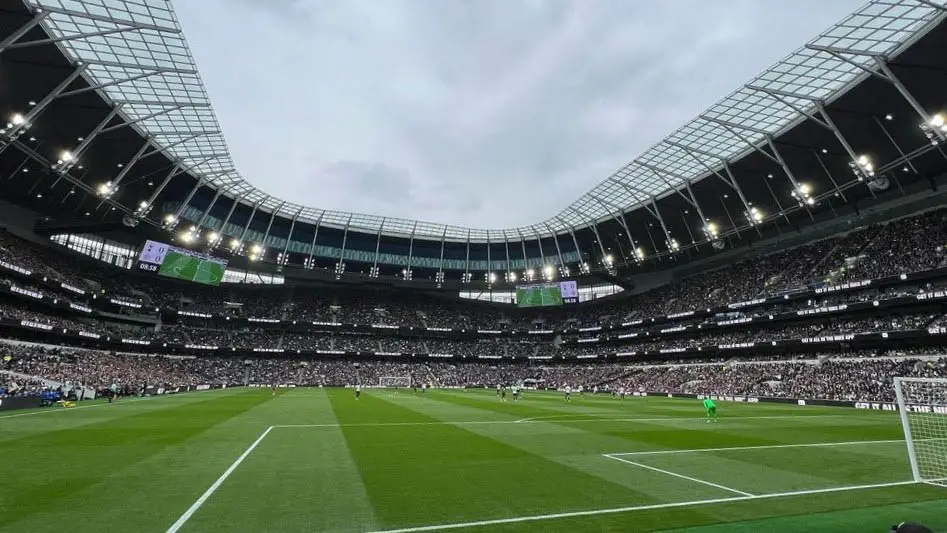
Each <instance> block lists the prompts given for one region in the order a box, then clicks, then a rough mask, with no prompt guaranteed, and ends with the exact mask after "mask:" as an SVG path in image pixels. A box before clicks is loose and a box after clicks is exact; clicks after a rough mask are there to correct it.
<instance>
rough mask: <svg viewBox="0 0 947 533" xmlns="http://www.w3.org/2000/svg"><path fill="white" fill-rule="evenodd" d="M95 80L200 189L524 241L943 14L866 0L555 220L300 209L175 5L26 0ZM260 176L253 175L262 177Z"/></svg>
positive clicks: (711, 146) (644, 188)
mask: <svg viewBox="0 0 947 533" xmlns="http://www.w3.org/2000/svg"><path fill="white" fill-rule="evenodd" d="M26 3H27V4H28V5H31V6H33V7H34V8H36V9H37V10H38V11H40V12H41V16H40V17H39V18H38V19H36V20H37V22H38V24H40V25H41V26H42V27H43V28H44V29H45V30H46V31H47V33H48V34H49V35H51V36H52V38H53V40H54V41H55V42H56V43H57V44H58V46H60V47H61V49H62V50H63V51H64V52H65V53H66V54H67V56H69V57H70V58H72V59H73V60H74V61H76V62H77V63H79V64H82V65H85V66H86V70H85V72H84V74H85V76H86V77H87V78H88V79H89V81H90V83H92V84H93V85H94V86H97V87H98V88H99V89H100V91H101V92H102V93H103V94H104V95H105V96H106V97H107V98H108V99H110V100H112V103H113V104H115V105H120V106H121V110H120V112H121V113H122V114H123V115H124V116H125V117H126V119H127V121H128V122H131V123H134V127H135V128H136V129H138V130H139V132H140V133H141V134H142V135H145V136H148V137H150V138H151V141H152V143H153V144H155V145H156V146H158V147H162V148H166V153H167V154H168V155H170V156H171V157H173V158H175V159H176V160H177V161H178V162H179V163H180V164H181V165H182V166H183V167H185V168H191V169H192V170H191V172H192V174H194V175H195V177H197V178H199V179H200V180H202V181H203V182H204V183H206V184H211V185H213V186H215V187H217V188H220V189H222V190H224V191H225V194H226V195H227V196H230V197H234V198H240V199H242V200H243V201H244V202H245V203H247V204H249V205H252V206H255V207H257V208H258V209H259V210H262V211H269V212H272V211H276V212H277V213H279V214H283V215H285V216H286V217H287V218H291V217H295V218H298V219H299V220H303V221H306V220H308V221H312V222H316V223H321V224H331V225H337V226H339V227H346V228H348V229H352V230H363V231H368V232H381V233H389V232H390V233H393V234H401V235H405V234H408V235H415V236H419V237H424V236H427V237H433V238H437V239H440V238H442V237H446V238H447V239H452V240H468V239H470V240H489V241H493V242H499V241H506V240H522V239H523V238H530V237H532V236H538V235H550V234H556V233H563V232H566V231H569V230H575V229H579V228H582V227H586V226H589V225H592V224H594V223H596V222H598V221H601V220H603V219H607V218H611V217H613V216H615V214H616V213H623V212H626V211H629V210H631V209H634V208H636V207H640V206H646V205H647V204H648V203H650V202H652V201H653V200H654V199H657V198H661V197H663V196H666V195H669V194H676V193H682V194H683V193H684V192H685V191H686V189H688V188H689V186H690V184H692V183H693V182H694V181H696V180H699V179H701V178H703V177H706V176H708V175H712V171H713V170H717V169H720V168H721V166H722V165H723V163H724V162H726V161H733V160H735V159H738V158H740V157H742V156H743V155H745V154H747V153H750V152H752V151H754V150H755V149H756V148H755V147H754V146H755V145H760V144H765V143H766V142H767V139H768V138H772V137H775V136H777V135H779V134H780V133H781V132H785V131H788V130H789V129H790V128H792V127H793V126H795V125H797V124H798V123H800V122H802V121H804V120H806V119H807V118H811V116H814V115H815V114H816V110H817V107H816V106H817V105H819V104H821V103H826V102H831V101H832V100H834V99H835V98H837V97H838V96H840V95H842V94H844V93H845V92H846V91H847V90H848V89H849V88H851V87H853V86H854V85H856V84H857V83H858V82H860V81H861V80H862V79H863V78H865V77H867V76H870V75H871V74H870V73H869V71H871V70H873V69H874V68H875V67H876V64H875V63H876V61H877V58H879V57H884V58H891V57H893V56H896V55H897V54H898V53H900V52H901V51H903V50H905V49H906V48H907V47H908V46H910V45H911V44H912V43H913V42H914V41H915V40H916V39H918V38H919V37H920V36H922V35H924V34H925V33H926V32H927V31H928V30H929V29H931V28H932V27H934V26H936V25H937V24H938V23H939V22H940V21H941V19H942V18H944V17H945V16H947V10H945V7H944V6H945V5H947V4H945V0H873V1H871V2H869V3H867V4H866V5H864V6H863V7H861V8H860V9H858V10H857V11H856V12H855V13H853V14H851V15H849V16H848V17H846V18H845V19H844V20H842V21H841V22H839V23H837V24H836V25H834V26H832V27H831V28H829V29H827V30H826V31H825V32H823V33H822V34H820V35H819V36H817V37H816V38H815V39H813V40H812V41H810V42H809V43H807V44H806V46H804V47H802V48H800V49H798V50H796V51H795V52H793V53H792V54H790V55H788V56H786V57H785V58H784V59H782V60H781V61H779V62H777V63H776V64H774V65H773V66H771V67H770V68H768V69H767V70H765V71H764V72H762V73H761V74H760V75H758V76H757V77H755V78H754V79H752V80H750V81H749V82H748V83H747V84H746V85H744V86H742V87H740V88H738V89H737V90H736V91H734V92H733V93H731V94H730V95H728V96H726V97H725V98H723V99H722V100H720V101H719V102H717V103H716V104H714V105H713V106H711V107H710V108H709V109H708V110H707V111H705V112H704V113H702V114H701V115H700V116H698V117H696V118H695V119H694V120H692V121H690V122H688V123H687V124H685V125H683V126H681V127H680V128H678V129H677V130H675V131H673V132H672V133H670V134H669V135H668V136H667V137H665V139H664V140H662V141H661V142H659V143H657V144H655V145H654V146H652V147H651V148H649V149H648V150H646V151H645V152H644V153H642V154H641V155H639V156H638V157H637V158H635V159H634V160H633V161H631V162H630V163H629V164H627V165H626V166H624V167H622V168H621V169H619V170H618V171H616V172H615V173H614V174H612V175H611V176H608V177H607V178H606V179H604V180H603V181H601V182H600V183H599V184H598V185H596V186H595V187H593V188H592V190H591V191H589V192H588V193H586V194H584V195H582V196H581V197H580V198H578V199H577V200H576V201H575V202H574V203H573V204H572V205H570V206H569V207H567V208H565V209H564V210H563V211H561V212H560V213H558V214H557V215H555V216H553V217H551V218H549V219H547V220H545V221H540V222H538V223H536V224H533V225H530V226H524V227H519V228H508V229H478V228H467V227H460V226H451V225H443V224H436V223H431V222H423V221H415V220H408V219H401V218H392V217H380V216H374V215H370V214H361V213H350V212H341V211H331V210H323V209H318V208H315V207H309V206H302V205H298V204H294V203H292V202H289V201H286V200H285V199H282V198H278V197H274V196H271V195H269V194H267V193H266V192H265V191H263V190H261V189H259V188H257V187H255V186H254V185H252V184H251V183H250V181H248V180H247V179H245V178H244V177H243V176H242V175H241V174H240V172H239V171H238V169H236V168H235V166H234V163H233V160H232V159H231V156H230V153H229V151H228V147H227V143H226V140H225V137H224V134H223V132H221V130H220V126H219V124H218V122H217V118H216V116H215V115H214V110H213V107H212V105H211V101H210V98H209V96H208V94H207V92H206V90H205V88H204V85H203V83H202V81H201V77H200V74H199V72H198V69H197V66H196V65H195V63H194V59H193V57H192V56H191V52H190V50H189V48H188V46H187V42H186V40H185V36H184V35H183V33H182V31H181V28H180V25H179V24H178V21H177V18H176V16H175V13H174V10H173V8H172V6H171V2H170V0H26ZM264 178H265V177H263V176H260V177H256V180H257V181H258V182H259V181H262V180H263V179H264Z"/></svg>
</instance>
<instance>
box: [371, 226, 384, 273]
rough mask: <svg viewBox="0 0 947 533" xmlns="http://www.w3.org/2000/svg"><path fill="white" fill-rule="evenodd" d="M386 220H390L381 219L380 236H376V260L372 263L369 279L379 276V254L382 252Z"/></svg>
mask: <svg viewBox="0 0 947 533" xmlns="http://www.w3.org/2000/svg"><path fill="white" fill-rule="evenodd" d="M386 220H388V219H387V218H385V217H382V218H381V224H379V225H378V234H377V235H375V259H374V260H373V261H372V271H371V272H369V277H375V276H376V275H378V254H379V253H380V252H381V232H382V230H383V229H384V228H385V221H386Z"/></svg>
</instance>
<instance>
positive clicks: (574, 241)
mask: <svg viewBox="0 0 947 533" xmlns="http://www.w3.org/2000/svg"><path fill="white" fill-rule="evenodd" d="M553 218H555V219H556V220H558V221H559V223H560V224H562V225H563V226H565V228H566V229H567V230H568V232H569V235H571V236H572V244H573V245H574V246H575V253H576V255H577V256H578V260H579V262H580V263H584V262H585V258H584V257H582V249H581V248H579V239H578V238H576V236H575V227H574V226H572V224H567V223H566V221H565V220H563V219H562V218H561V217H558V216H556V217H553ZM523 257H526V248H525V247H524V248H523Z"/></svg>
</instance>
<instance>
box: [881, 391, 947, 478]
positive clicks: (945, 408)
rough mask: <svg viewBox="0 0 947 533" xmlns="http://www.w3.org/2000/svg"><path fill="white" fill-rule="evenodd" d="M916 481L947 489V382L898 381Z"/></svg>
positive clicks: (905, 437) (901, 411)
mask: <svg viewBox="0 0 947 533" xmlns="http://www.w3.org/2000/svg"><path fill="white" fill-rule="evenodd" d="M894 390H895V394H897V398H898V412H899V413H900V415H901V425H902V427H903V428H904V440H905V441H906V442H907V445H908V458H909V459H910V460H911V473H912V474H913V475H914V481H917V482H920V483H930V484H934V485H940V486H943V487H947V379H944V378H894Z"/></svg>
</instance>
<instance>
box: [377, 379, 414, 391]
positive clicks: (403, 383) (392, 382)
mask: <svg viewBox="0 0 947 533" xmlns="http://www.w3.org/2000/svg"><path fill="white" fill-rule="evenodd" d="M378 386H379V387H383V388H402V389H407V388H410V387H411V376H380V377H379V378H378Z"/></svg>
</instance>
